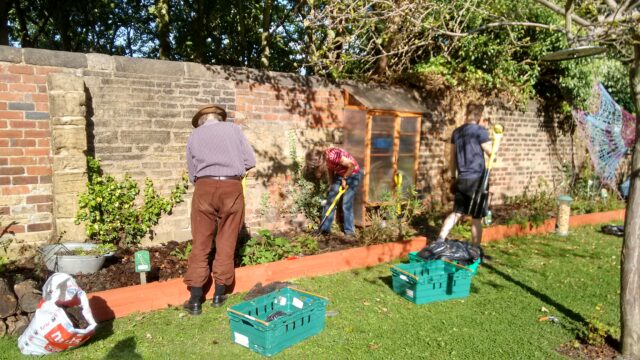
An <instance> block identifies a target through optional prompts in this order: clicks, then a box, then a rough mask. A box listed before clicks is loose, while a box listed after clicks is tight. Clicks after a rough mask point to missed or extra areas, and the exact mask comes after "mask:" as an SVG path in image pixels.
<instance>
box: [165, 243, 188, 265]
mask: <svg viewBox="0 0 640 360" xmlns="http://www.w3.org/2000/svg"><path fill="white" fill-rule="evenodd" d="M191 250H192V246H191V243H187V245H186V246H185V248H184V250H180V249H175V250H173V251H172V252H171V254H170V255H172V256H175V257H176V259H178V260H180V261H187V260H188V259H189V254H191Z"/></svg>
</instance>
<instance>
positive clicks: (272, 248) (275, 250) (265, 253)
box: [240, 230, 318, 265]
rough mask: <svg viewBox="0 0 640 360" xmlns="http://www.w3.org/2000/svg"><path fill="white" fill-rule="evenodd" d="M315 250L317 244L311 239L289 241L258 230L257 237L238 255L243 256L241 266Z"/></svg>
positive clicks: (302, 237)
mask: <svg viewBox="0 0 640 360" xmlns="http://www.w3.org/2000/svg"><path fill="white" fill-rule="evenodd" d="M317 249H318V243H317V242H316V240H315V238H313V237H309V236H299V237H298V238H296V239H295V240H294V241H290V240H289V239H287V238H285V237H280V236H274V235H273V234H271V232H270V231H269V230H260V231H258V236H256V237H252V238H251V239H249V241H247V243H246V244H245V245H244V247H243V248H242V250H241V251H240V253H241V254H242V256H243V258H242V264H244V265H255V264H264V263H268V262H273V261H277V260H281V259H284V258H287V257H290V256H296V255H301V254H304V253H312V252H315V251H317Z"/></svg>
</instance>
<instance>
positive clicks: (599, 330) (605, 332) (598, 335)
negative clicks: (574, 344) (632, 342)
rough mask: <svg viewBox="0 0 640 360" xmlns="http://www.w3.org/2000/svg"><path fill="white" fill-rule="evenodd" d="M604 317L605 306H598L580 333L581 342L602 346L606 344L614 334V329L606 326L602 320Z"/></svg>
mask: <svg viewBox="0 0 640 360" xmlns="http://www.w3.org/2000/svg"><path fill="white" fill-rule="evenodd" d="M603 315H604V306H602V304H598V305H596V311H595V313H594V314H593V316H592V317H591V319H589V320H588V321H587V323H586V324H584V327H583V328H582V329H580V331H579V332H578V339H579V340H580V341H582V342H583V343H586V344H589V345H594V346H600V345H602V344H604V341H605V340H606V338H607V337H609V336H611V335H612V334H613V331H614V327H612V326H609V325H607V324H605V323H604V322H603V321H602V320H601V319H602V316H603Z"/></svg>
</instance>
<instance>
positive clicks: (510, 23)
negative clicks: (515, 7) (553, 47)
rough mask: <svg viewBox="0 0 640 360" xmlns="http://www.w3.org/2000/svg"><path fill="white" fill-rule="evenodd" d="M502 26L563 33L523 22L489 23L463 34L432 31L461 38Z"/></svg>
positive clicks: (555, 28)
mask: <svg viewBox="0 0 640 360" xmlns="http://www.w3.org/2000/svg"><path fill="white" fill-rule="evenodd" d="M502 26H526V27H534V28H540V29H546V30H550V31H558V32H564V30H563V29H562V28H560V27H558V26H555V25H547V24H539V23H532V22H525V21H506V22H496V23H490V24H487V25H483V26H480V27H479V28H477V29H473V30H471V31H469V32H464V33H461V32H452V31H446V30H439V29H434V30H435V31H436V32H438V33H441V34H444V35H449V36H454V37H461V36H469V35H471V34H475V33H478V32H482V31H485V30H487V29H490V28H495V27H502Z"/></svg>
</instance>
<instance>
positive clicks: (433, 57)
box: [0, 0, 632, 114]
mask: <svg viewBox="0 0 640 360" xmlns="http://www.w3.org/2000/svg"><path fill="white" fill-rule="evenodd" d="M602 6H606V5H603V4H602V1H595V0H585V1H581V2H579V6H577V7H576V9H575V13H576V14H577V15H579V16H581V17H582V18H585V19H588V20H589V21H597V19H598V12H599V11H601V7H602ZM0 21H2V22H4V23H6V25H7V26H6V27H0V43H4V44H13V45H19V46H22V47H37V48H47V49H55V50H65V51H77V52H99V53H105V54H110V55H127V56H136V57H149V58H161V59H169V60H184V61H195V62H200V63H204V64H218V65H231V66H247V67H252V68H265V69H268V70H276V71H285V72H301V73H304V74H309V75H311V74H316V75H321V76H328V77H331V78H336V79H342V78H349V79H358V80H364V81H369V80H377V81H383V82H384V81H386V82H398V81H402V82H407V81H409V82H414V83H417V84H421V85H424V84H425V83H429V84H441V85H444V86H450V87H456V88H473V89H480V90H484V91H486V92H500V93H503V94H507V95H508V96H509V97H510V98H512V99H514V100H518V101H525V100H527V99H530V98H532V97H533V96H535V94H536V92H537V93H538V94H540V95H542V96H543V97H544V96H547V95H552V97H551V98H552V99H556V100H557V99H558V95H560V96H561V101H558V106H557V109H560V110H562V109H565V110H566V109H569V108H571V107H573V106H583V105H584V104H585V103H586V100H587V98H588V96H589V95H590V94H591V89H592V88H593V82H594V81H595V80H596V79H597V80H599V81H602V82H604V83H605V85H608V88H609V89H611V90H612V91H611V93H612V94H613V96H614V98H616V99H617V100H618V102H619V103H620V104H622V105H623V106H625V107H627V108H628V109H629V107H630V106H631V100H630V97H629V95H628V91H624V90H623V89H625V85H624V84H623V82H624V81H625V78H626V75H623V74H624V73H625V69H624V66H622V65H621V64H620V63H616V62H615V61H611V63H608V64H605V65H602V64H596V63H595V62H594V63H593V64H591V63H588V64H587V65H589V66H586V67H585V66H584V65H585V63H579V64H578V63H557V64H544V63H541V62H540V61H539V60H540V57H541V56H542V55H544V54H546V53H548V52H550V51H555V50H559V49H563V48H566V47H567V46H568V41H567V36H565V35H566V34H565V31H566V30H565V29H564V26H563V24H562V18H561V17H559V16H557V14H555V13H554V12H553V11H552V10H550V9H547V8H545V7H541V6H536V0H522V1H515V0H494V1H482V0H469V1H448V0H395V1H391V2H390V1H387V0H357V1H353V0H250V1H244V0H229V1H224V2H223V1H205V0H133V1H125V0H87V1H72V0H55V1H54V0H0ZM623 25H624V24H621V25H619V26H615V27H610V29H612V30H609V32H612V31H618V32H620V33H621V34H625V32H624V31H622V30H620V29H625V27H624V26H623ZM5 29H6V30H7V31H6V33H7V36H6V38H4V37H3V31H2V30H5ZM570 35H571V36H570V37H569V38H577V37H580V36H582V37H583V38H584V37H586V35H585V33H584V31H581V30H579V29H578V30H575V31H572V32H571V34H570ZM592 37H599V38H600V39H601V40H602V39H603V38H604V37H603V35H602V34H597V35H593V36H592ZM613 45H614V44H612V46H613ZM627 83H628V80H627ZM540 89H544V91H540ZM620 90H622V91H620ZM629 110H632V109H629ZM565 114H568V112H566V111H565Z"/></svg>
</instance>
